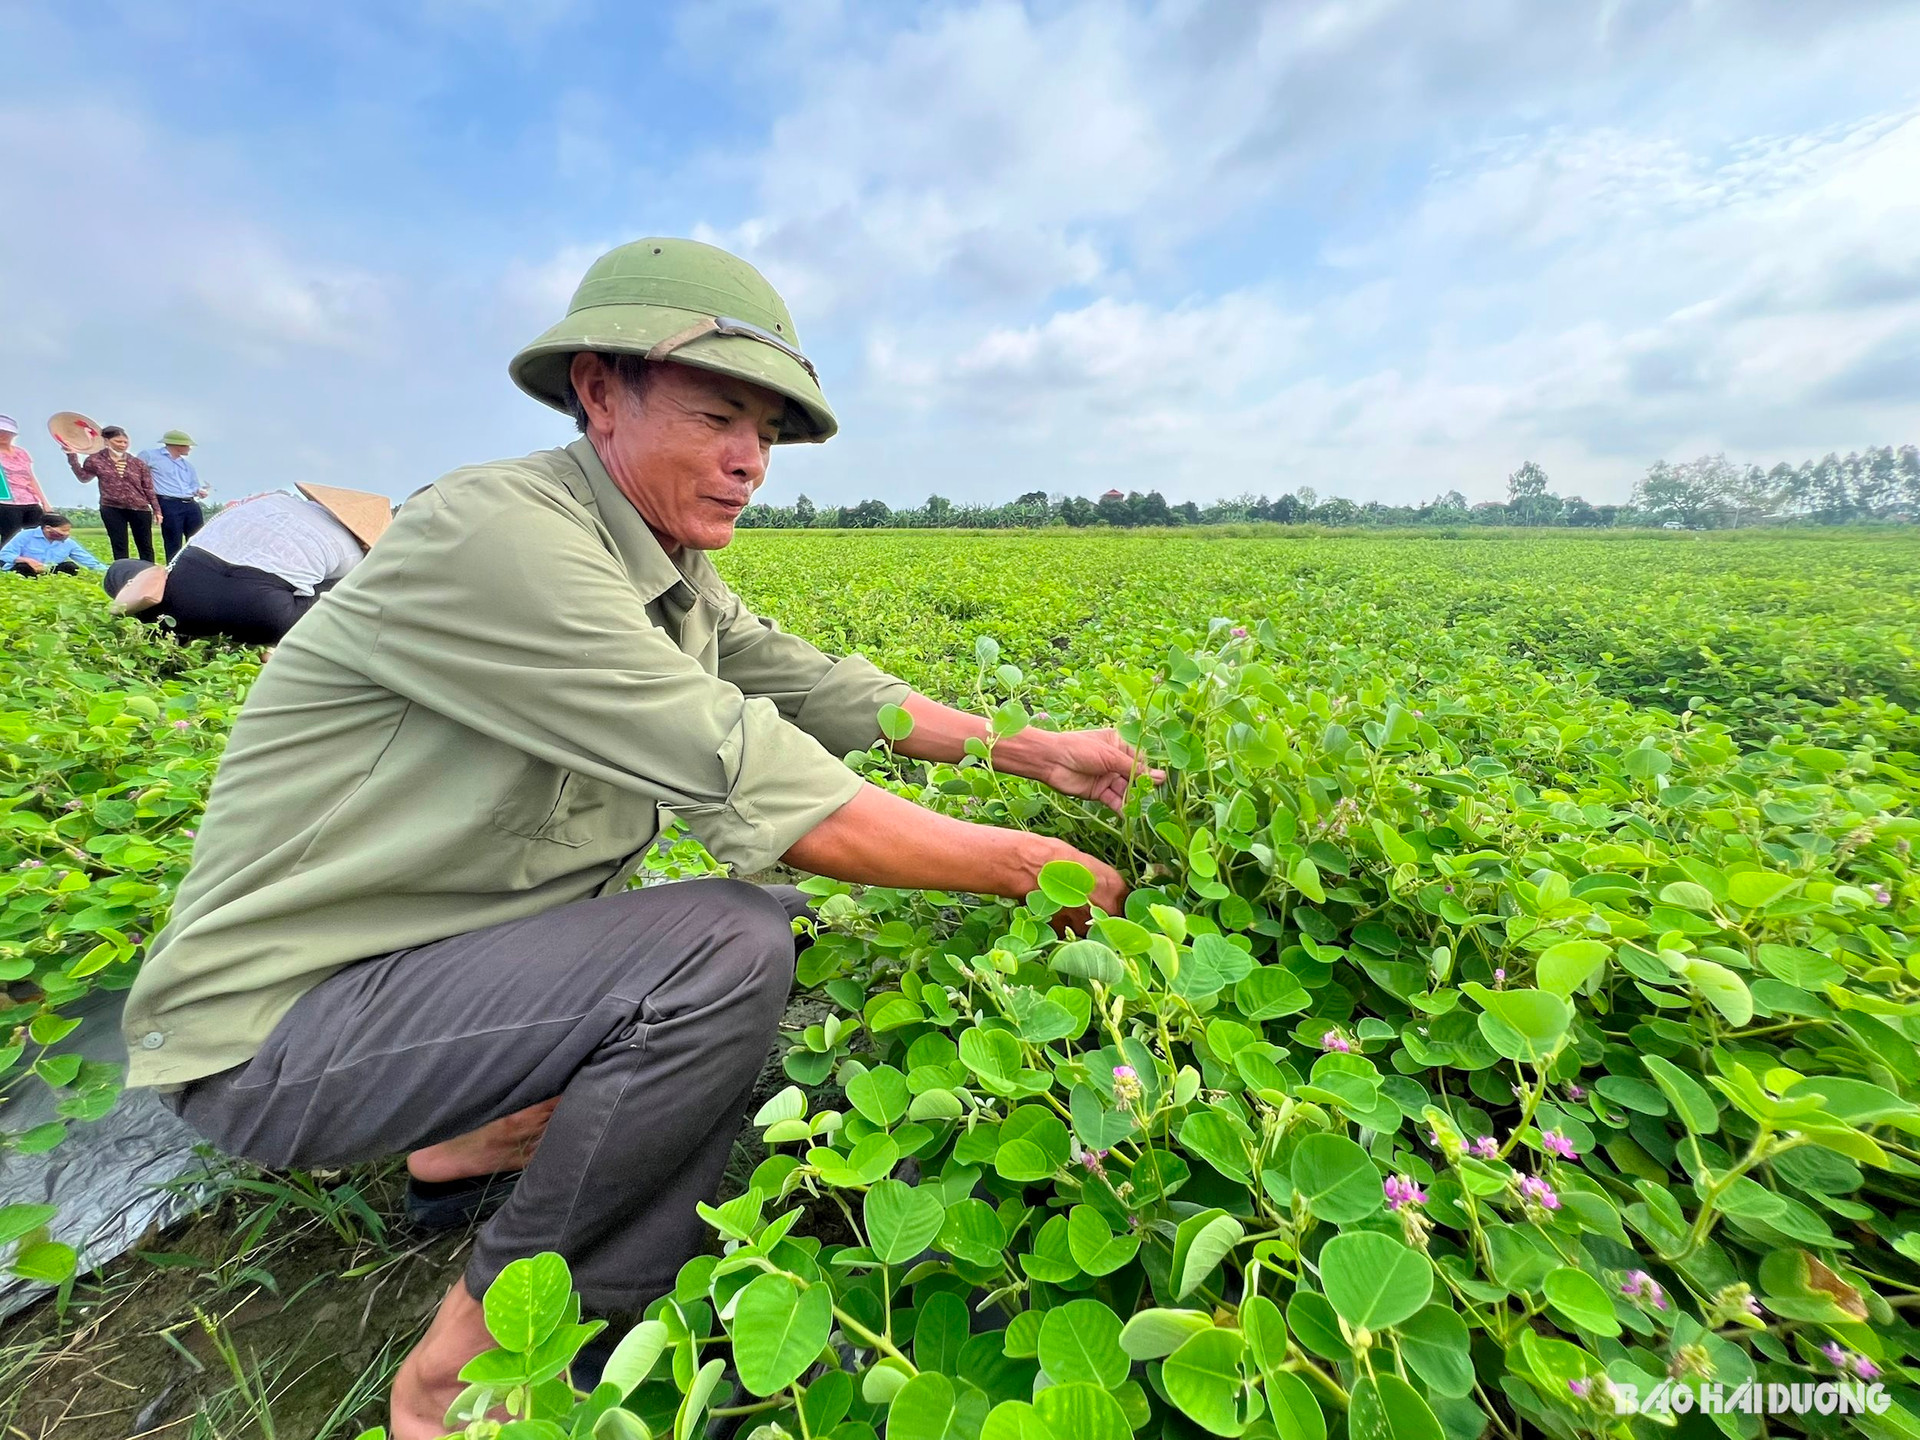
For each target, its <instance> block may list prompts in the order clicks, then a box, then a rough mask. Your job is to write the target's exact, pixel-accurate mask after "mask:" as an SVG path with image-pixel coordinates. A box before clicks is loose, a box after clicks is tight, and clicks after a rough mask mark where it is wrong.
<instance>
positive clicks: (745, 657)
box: [720, 598, 913, 755]
mask: <svg viewBox="0 0 1920 1440" xmlns="http://www.w3.org/2000/svg"><path fill="white" fill-rule="evenodd" d="M720 674H721V676H722V678H724V679H726V680H728V681H730V682H731V683H733V684H734V685H737V686H739V688H740V690H741V691H742V692H743V693H745V694H748V695H757V696H765V697H766V698H767V699H769V700H771V701H772V702H773V703H774V704H775V705H776V706H777V707H778V708H779V711H780V713H781V715H783V716H784V717H785V718H786V719H787V720H789V721H791V722H792V723H793V724H794V725H797V726H798V727H799V728H800V729H802V730H804V731H806V732H807V734H809V735H811V736H813V738H814V739H816V740H818V741H819V742H820V744H821V745H823V746H824V747H825V748H826V749H827V750H829V751H831V752H832V753H833V754H835V755H845V754H847V753H849V752H850V751H854V750H864V749H866V748H867V747H868V746H869V745H871V744H873V742H874V741H876V740H878V739H879V738H880V721H879V718H878V717H879V714H880V707H881V706H883V705H900V704H904V703H905V702H906V698H907V696H909V695H910V694H912V693H913V687H912V686H910V685H908V684H907V682H906V681H904V680H900V679H897V678H895V677H894V676H892V675H889V674H887V672H886V671H884V670H882V669H880V668H879V667H878V666H877V665H875V664H873V663H872V662H871V661H869V660H867V659H866V658H865V657H864V656H860V655H848V656H846V657H844V658H836V657H834V656H832V655H828V654H826V653H824V652H823V651H821V650H819V649H817V648H815V647H814V646H812V645H810V644H808V643H807V642H806V641H805V640H802V639H801V638H800V637H799V636H797V635H789V634H788V633H787V632H786V631H784V630H782V629H781V628H780V627H779V626H778V625H776V624H774V622H773V621H771V620H768V619H765V618H764V617H762V616H759V615H755V614H752V613H751V612H749V611H748V610H746V609H745V608H744V607H743V606H741V605H740V603H739V601H738V599H737V598H735V599H734V600H733V601H732V609H731V611H730V613H729V614H728V615H727V617H726V618H725V620H724V621H723V622H722V625H721V629H720Z"/></svg>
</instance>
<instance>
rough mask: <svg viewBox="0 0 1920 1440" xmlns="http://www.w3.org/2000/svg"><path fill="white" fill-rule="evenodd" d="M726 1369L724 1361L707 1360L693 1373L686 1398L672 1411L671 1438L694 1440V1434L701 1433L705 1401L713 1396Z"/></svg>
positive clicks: (704, 1416)
mask: <svg viewBox="0 0 1920 1440" xmlns="http://www.w3.org/2000/svg"><path fill="white" fill-rule="evenodd" d="M726 1369H727V1362H726V1361H724V1360H709V1361H707V1363H706V1364H704V1365H702V1366H701V1367H700V1369H699V1371H698V1372H697V1373H696V1374H695V1375H694V1377H693V1384H692V1385H690V1386H688V1387H687V1394H686V1398H685V1399H683V1400H682V1401H681V1402H680V1408H679V1409H678V1410H677V1411H675V1412H674V1417H673V1440H694V1436H696V1435H698V1434H700V1433H701V1430H702V1422H703V1421H704V1420H705V1418H706V1413H707V1402H708V1401H709V1400H711V1399H712V1398H713V1392H714V1388H715V1387H716V1386H717V1385H719V1383H720V1377H721V1376H722V1375H723V1374H725V1373H726Z"/></svg>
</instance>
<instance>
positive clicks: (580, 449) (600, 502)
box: [567, 435, 725, 605]
mask: <svg viewBox="0 0 1920 1440" xmlns="http://www.w3.org/2000/svg"><path fill="white" fill-rule="evenodd" d="M567 453H568V454H569V455H571V456H572V457H573V460H574V463H575V464H576V465H578V466H579V467H580V470H581V473H582V474H584V475H585V476H586V478H587V488H588V490H589V492H590V493H591V495H592V499H593V505H594V508H595V509H596V510H598V511H599V512H600V523H601V524H602V525H605V526H606V527H607V533H608V534H609V535H611V536H613V546H614V550H615V551H616V552H617V553H618V554H619V556H620V560H621V563H622V564H624V565H625V566H626V568H627V578H628V579H630V580H632V581H633V588H634V589H636V590H638V591H639V592H640V598H641V599H642V600H645V601H647V602H648V603H649V604H651V603H652V602H653V601H655V600H658V599H659V598H660V597H661V596H662V595H665V594H666V593H667V592H668V591H670V590H672V589H674V588H675V587H676V586H682V585H684V586H686V587H687V588H688V589H690V590H692V591H693V592H694V593H696V594H698V595H700V596H701V597H702V598H704V599H706V600H707V601H709V602H711V603H713V604H715V605H718V604H720V603H721V600H722V596H723V595H724V593H725V586H724V585H723V584H722V583H721V580H720V574H719V572H718V571H716V570H715V569H714V568H713V562H712V561H711V560H709V559H708V558H707V555H706V552H705V551H704V550H687V549H682V550H681V552H680V557H679V559H678V560H677V561H676V560H674V559H672V558H670V557H669V556H668V554H667V552H666V550H665V549H663V548H662V547H661V544H660V541H659V540H658V539H656V538H655V536H654V533H653V531H651V530H649V529H648V528H647V522H646V521H645V520H642V519H641V518H640V512H639V511H638V510H636V509H634V507H633V502H632V501H631V500H629V499H628V498H627V497H626V496H625V495H623V494H621V493H620V487H619V486H617V485H615V484H614V483H613V477H612V476H611V475H609V474H608V473H607V467H606V466H605V465H604V464H602V463H601V460H600V452H599V451H597V450H595V449H594V448H593V442H592V441H591V440H588V439H587V438H586V436H584V435H583V436H581V437H580V438H579V439H578V440H576V441H574V442H573V443H572V444H571V445H569V446H567Z"/></svg>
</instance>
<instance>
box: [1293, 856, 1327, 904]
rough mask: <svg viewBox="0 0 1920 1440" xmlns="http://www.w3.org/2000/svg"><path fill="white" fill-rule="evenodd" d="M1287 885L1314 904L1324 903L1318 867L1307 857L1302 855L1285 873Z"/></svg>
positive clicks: (1324, 891)
mask: <svg viewBox="0 0 1920 1440" xmlns="http://www.w3.org/2000/svg"><path fill="white" fill-rule="evenodd" d="M1287 883H1288V884H1290V885H1292V886H1293V888H1294V889H1296V890H1298V891H1299V892H1300V893H1301V894H1302V895H1304V896H1306V897H1307V898H1308V899H1309V900H1311V901H1313V903H1314V904H1316V905H1322V904H1325V903H1326V899H1327V892H1326V890H1325V889H1323V888H1322V887H1321V884H1320V867H1319V866H1317V865H1315V864H1314V863H1313V861H1312V860H1310V859H1309V858H1308V857H1307V856H1305V855H1302V856H1301V857H1300V858H1299V859H1298V860H1296V861H1294V862H1293V868H1292V869H1291V870H1289V871H1287Z"/></svg>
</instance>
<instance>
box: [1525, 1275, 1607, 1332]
mask: <svg viewBox="0 0 1920 1440" xmlns="http://www.w3.org/2000/svg"><path fill="white" fill-rule="evenodd" d="M1542 1288H1543V1289H1544V1290H1545V1291H1546V1296H1547V1303H1548V1304H1549V1305H1551V1306H1553V1308H1554V1309H1555V1310H1558V1311H1559V1312H1560V1313H1561V1315H1563V1316H1565V1317H1566V1318H1567V1319H1568V1320H1570V1321H1572V1322H1573V1324H1575V1325H1577V1326H1578V1327H1579V1328H1580V1329H1582V1330H1591V1331H1592V1332H1593V1333H1595V1334H1596V1335H1618V1334H1619V1333H1620V1322H1619V1321H1618V1320H1616V1319H1614V1317H1613V1299H1612V1297H1611V1296H1609V1295H1608V1294H1607V1291H1606V1287H1605V1286H1603V1285H1602V1284H1601V1283H1600V1282H1599V1281H1598V1280H1596V1279H1594V1278H1593V1276H1591V1275H1589V1274H1587V1272H1586V1271H1584V1270H1576V1269H1574V1268H1573V1267H1572V1266H1571V1265H1563V1266H1561V1267H1560V1268H1559V1269H1558V1270H1555V1271H1553V1272H1552V1273H1550V1274H1549V1275H1548V1276H1547V1278H1546V1281H1545V1283H1544V1284H1543V1286H1542Z"/></svg>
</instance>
